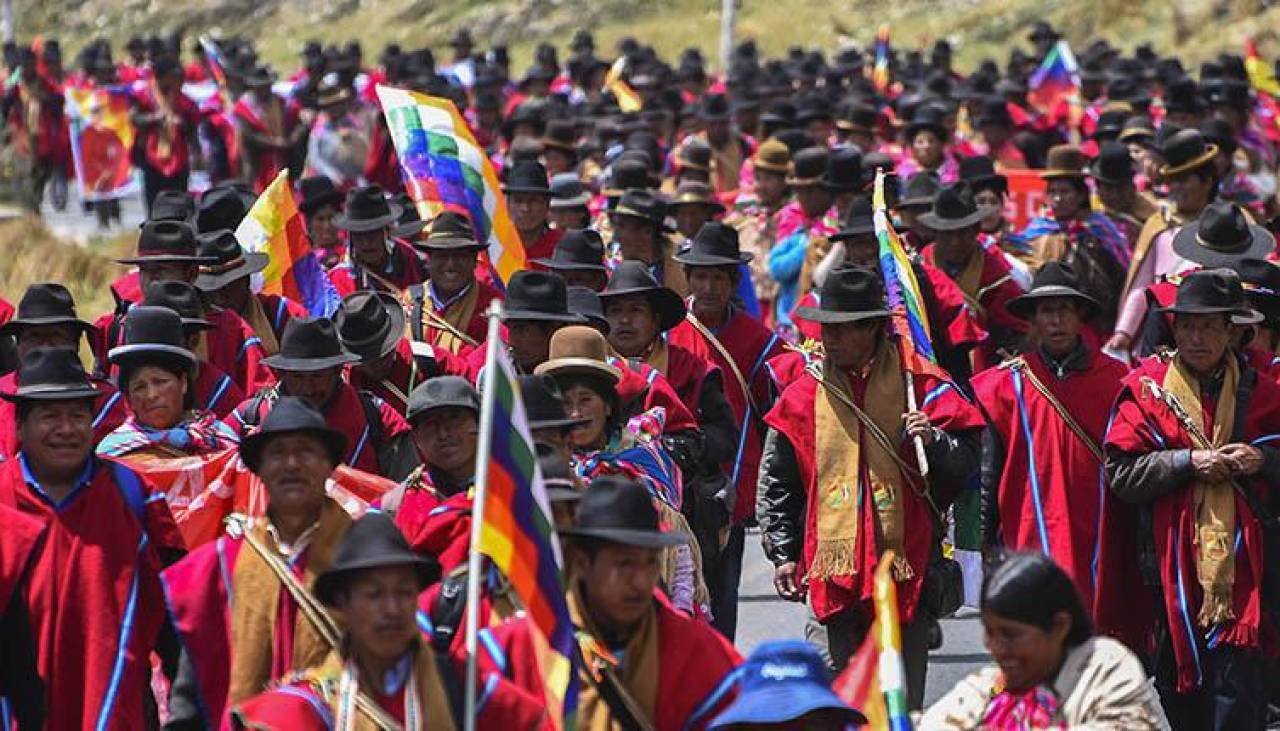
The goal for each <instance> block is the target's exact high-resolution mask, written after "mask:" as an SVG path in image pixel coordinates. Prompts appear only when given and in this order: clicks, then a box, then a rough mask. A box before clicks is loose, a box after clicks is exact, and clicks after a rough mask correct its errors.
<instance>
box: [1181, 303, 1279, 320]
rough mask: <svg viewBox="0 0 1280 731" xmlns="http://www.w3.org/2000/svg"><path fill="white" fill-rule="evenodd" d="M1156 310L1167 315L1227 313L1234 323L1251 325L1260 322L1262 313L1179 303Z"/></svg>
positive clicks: (1245, 308) (1235, 308)
mask: <svg viewBox="0 0 1280 731" xmlns="http://www.w3.org/2000/svg"><path fill="white" fill-rule="evenodd" d="M1156 312H1161V313H1164V314H1167V315H1227V316H1228V317H1230V318H1231V322H1232V324H1234V325H1253V324H1256V323H1259V322H1262V320H1263V319H1264V318H1263V315H1262V313H1261V312H1258V311H1257V310H1255V309H1252V308H1249V307H1221V306H1218V305H1179V304H1176V303H1175V304H1172V305H1169V306H1168V307H1157V308H1156Z"/></svg>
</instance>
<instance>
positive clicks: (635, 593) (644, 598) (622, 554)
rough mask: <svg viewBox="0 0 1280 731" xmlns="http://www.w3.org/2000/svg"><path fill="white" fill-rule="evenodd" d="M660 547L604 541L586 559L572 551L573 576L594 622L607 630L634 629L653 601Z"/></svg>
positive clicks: (583, 554) (584, 556)
mask: <svg viewBox="0 0 1280 731" xmlns="http://www.w3.org/2000/svg"><path fill="white" fill-rule="evenodd" d="M659 553H660V550H659V549H656V548H639V547H636V546H624V545H621V544H606V545H604V546H603V547H602V548H601V549H600V551H599V552H598V553H597V554H596V556H595V558H594V559H593V558H588V557H587V555H586V554H585V553H583V552H581V551H575V552H574V553H573V568H574V576H575V577H576V578H577V579H578V581H579V582H580V583H579V586H581V587H582V591H583V592H584V594H585V596H586V600H587V611H588V612H590V614H591V619H592V620H593V622H594V624H595V625H596V626H598V627H601V628H603V629H606V630H613V631H617V630H626V629H631V628H634V627H635V626H636V625H637V624H639V622H640V621H641V620H643V619H644V616H645V613H646V612H648V611H649V609H650V607H651V606H652V603H653V590H654V588H655V587H656V586H657V585H658V570H659V562H658V555H659Z"/></svg>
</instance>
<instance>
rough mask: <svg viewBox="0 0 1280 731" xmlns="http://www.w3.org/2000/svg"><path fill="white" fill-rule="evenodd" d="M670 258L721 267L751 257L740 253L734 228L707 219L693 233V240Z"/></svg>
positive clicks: (749, 259) (699, 264) (688, 264)
mask: <svg viewBox="0 0 1280 731" xmlns="http://www.w3.org/2000/svg"><path fill="white" fill-rule="evenodd" d="M672 258H673V259H675V260H676V261H678V262H680V263H681V264H684V265H686V266H704V267H721V266H737V265H738V264H744V263H746V262H749V261H751V259H752V258H753V257H752V255H751V254H744V253H742V250H741V249H740V248H739V245H738V231H737V230H736V229H734V228H733V227H732V226H726V225H725V224H723V223H720V222H718V221H708V222H707V223H704V224H702V228H700V229H698V233H696V234H694V237H693V241H692V242H690V243H689V245H688V246H687V247H685V248H684V249H681V250H680V253H678V254H676V255H675V256H674V257H672Z"/></svg>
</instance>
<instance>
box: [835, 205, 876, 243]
mask: <svg viewBox="0 0 1280 731" xmlns="http://www.w3.org/2000/svg"><path fill="white" fill-rule="evenodd" d="M875 232H876V221H875V212H874V211H872V210H871V199H870V198H868V197H867V196H865V195H859V196H855V197H854V199H853V200H852V201H850V202H849V208H848V209H846V210H845V212H844V220H843V221H841V222H840V230H839V231H837V232H835V233H834V234H832V235H831V236H830V239H831V241H845V240H847V239H852V238H855V237H857V236H866V235H867V234H872V233H875Z"/></svg>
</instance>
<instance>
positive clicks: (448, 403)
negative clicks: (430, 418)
mask: <svg viewBox="0 0 1280 731" xmlns="http://www.w3.org/2000/svg"><path fill="white" fill-rule="evenodd" d="M444 408H455V409H468V410H470V411H474V412H475V413H476V415H477V416H479V414H480V394H478V393H476V389H475V387H474V386H472V385H471V382H470V381H468V380H467V379H465V378H463V377H461V376H436V377H435V378H429V379H427V380H425V381H423V382H422V383H420V384H418V386H417V387H416V388H414V389H413V391H412V392H410V393H409V405H408V408H407V409H405V418H406V419H408V420H409V422H410V423H414V422H417V421H418V420H419V419H421V418H422V417H423V416H425V415H426V414H427V413H428V412H430V411H434V410H436V409H444Z"/></svg>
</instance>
